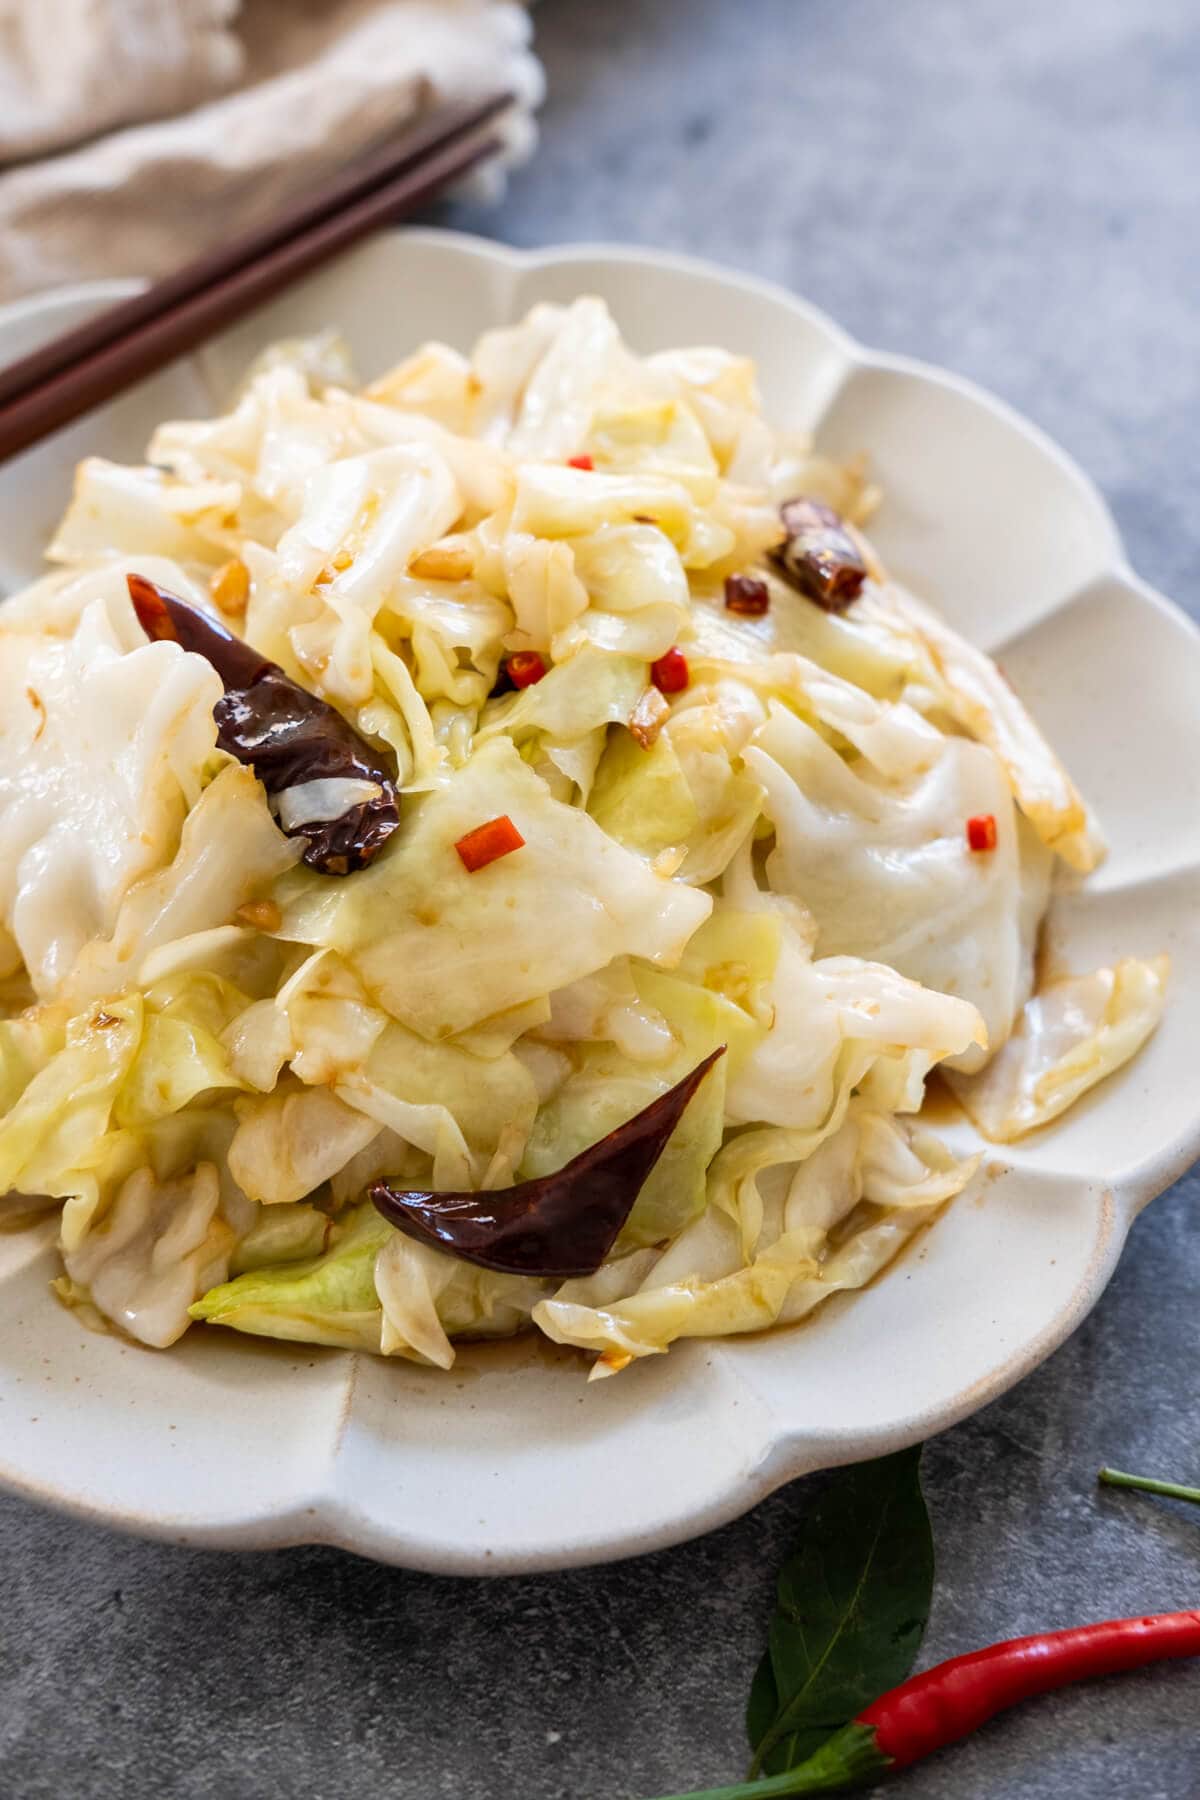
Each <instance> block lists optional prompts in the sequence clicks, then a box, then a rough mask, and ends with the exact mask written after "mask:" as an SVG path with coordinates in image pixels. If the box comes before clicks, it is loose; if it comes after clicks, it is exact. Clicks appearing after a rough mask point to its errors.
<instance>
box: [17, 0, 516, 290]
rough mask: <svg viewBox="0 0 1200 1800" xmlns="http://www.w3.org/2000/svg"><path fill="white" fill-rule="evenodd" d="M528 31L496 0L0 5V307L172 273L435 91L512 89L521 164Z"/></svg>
mask: <svg viewBox="0 0 1200 1800" xmlns="http://www.w3.org/2000/svg"><path fill="white" fill-rule="evenodd" d="M529 37H530V30H529V20H528V15H527V14H526V12H525V9H524V7H522V6H520V5H518V4H513V3H510V0H0V300H10V299H12V298H14V297H15V296H17V295H19V294H23V293H28V292H31V291H34V290H37V289H39V288H44V287H49V286H52V285H54V284H56V283H59V282H64V281H77V280H80V279H83V278H86V277H89V276H97V275H132V274H138V275H159V274H163V273H165V272H166V271H168V270H170V269H173V268H177V267H178V266H179V265H180V264H182V263H184V262H186V261H188V259H189V258H190V257H192V256H195V255H197V254H198V253H199V252H200V251H201V250H203V249H204V248H206V247H207V246H208V245H210V244H212V243H214V242H216V241H218V240H220V239H223V238H226V237H228V236H231V235H233V234H235V233H237V232H239V231H242V230H244V229H246V228H247V227H248V226H250V225H252V224H255V223H257V222H258V221H260V220H262V219H264V218H267V217H269V216H270V215H271V214H272V213H274V212H276V211H278V209H279V208H280V207H281V206H283V205H285V204H286V203H288V202H289V201H290V200H292V199H293V198H295V197H298V196H300V195H302V194H303V193H304V191H305V190H306V189H309V188H313V187H315V186H317V185H319V184H320V183H321V182H323V181H325V180H326V179H328V178H329V177H330V176H331V175H333V174H334V173H335V172H336V171H337V169H338V168H339V167H340V166H341V165H342V164H343V163H345V162H346V161H347V160H349V159H350V158H352V157H354V156H356V155H359V154H360V153H362V152H364V151H367V150H370V149H371V148H372V147H373V146H375V145H376V144H378V143H380V142H381V141H383V140H385V139H386V138H388V137H389V136H391V135H393V134H394V133H395V132H396V131H397V130H399V129H400V128H401V127H403V125H404V124H405V123H406V122H408V121H409V120H411V119H412V118H414V117H415V116H416V115H417V114H418V113H420V112H422V111H424V110H425V109H426V108H427V107H429V106H430V105H433V104H436V103H437V102H440V101H443V100H467V99H471V98H474V97H479V98H482V97H483V95H484V94H486V93H487V92H489V91H490V90H492V89H494V88H497V87H507V88H511V89H512V90H513V91H514V92H515V93H516V94H517V96H518V105H517V107H516V108H515V109H513V111H512V112H511V113H510V114H508V115H506V118H505V120H504V124H503V133H504V137H505V152H504V155H503V157H502V158H501V159H500V161H501V163H502V164H506V163H511V162H514V161H517V160H520V159H521V158H522V157H523V156H525V155H527V154H528V153H529V151H530V150H531V149H532V146H533V142H534V138H535V135H536V134H535V128H534V125H533V120H532V111H533V108H534V107H535V106H536V105H537V104H538V102H539V101H540V99H541V94H542V76H541V69H540V66H539V65H538V63H537V61H536V59H535V58H534V56H533V54H532V52H531V50H530V48H529ZM2 165H7V166H2ZM485 175H486V177H487V180H488V182H489V183H490V184H491V185H492V186H493V187H494V185H495V183H496V180H497V172H496V171H495V170H491V169H489V170H487V171H485Z"/></svg>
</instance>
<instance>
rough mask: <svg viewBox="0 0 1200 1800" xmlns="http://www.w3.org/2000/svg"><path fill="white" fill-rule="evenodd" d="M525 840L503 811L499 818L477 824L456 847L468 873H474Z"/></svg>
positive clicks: (519, 846)
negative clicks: (483, 823) (484, 823)
mask: <svg viewBox="0 0 1200 1800" xmlns="http://www.w3.org/2000/svg"><path fill="white" fill-rule="evenodd" d="M524 842H525V839H524V838H523V837H522V836H521V834H520V832H519V831H518V830H517V828H516V826H515V825H514V824H513V822H512V820H511V819H510V818H509V816H508V814H507V813H501V815H500V817H499V818H498V819H489V820H488V822H487V824H486V825H477V826H476V827H475V829H474V831H468V833H467V835H466V837H461V838H459V840H458V842H457V844H455V846H454V848H455V849H456V850H457V851H458V854H459V857H460V859H461V861H462V866H463V868H464V869H465V870H466V871H467V874H468V875H474V873H475V871H476V870H477V869H486V868H487V866H488V864H489V863H494V862H495V861H496V859H497V857H501V856H507V855H508V853H509V851H510V850H519V849H520V848H521V846H522V844H523V843H524Z"/></svg>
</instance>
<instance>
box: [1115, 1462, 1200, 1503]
mask: <svg viewBox="0 0 1200 1800" xmlns="http://www.w3.org/2000/svg"><path fill="white" fill-rule="evenodd" d="M1099 1480H1100V1485H1101V1487H1114V1488H1133V1489H1134V1490H1135V1491H1136V1492H1138V1493H1141V1494H1162V1495H1164V1496H1165V1498H1166V1499H1168V1500H1190V1501H1191V1503H1192V1505H1193V1506H1200V1487H1184V1486H1183V1485H1182V1483H1180V1482H1178V1481H1155V1480H1153V1479H1152V1477H1151V1476H1149V1475H1126V1474H1125V1472H1124V1470H1122V1469H1108V1468H1104V1469H1101V1471H1100V1476H1099Z"/></svg>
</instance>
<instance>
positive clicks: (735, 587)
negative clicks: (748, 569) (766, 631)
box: [725, 575, 771, 619]
mask: <svg viewBox="0 0 1200 1800" xmlns="http://www.w3.org/2000/svg"><path fill="white" fill-rule="evenodd" d="M770 605H771V590H770V588H769V587H768V586H767V584H766V582H765V581H760V580H759V579H758V577H757V576H756V575H727V576H726V577H725V610H726V611H727V612H731V613H740V614H741V615H742V617H743V618H745V619H760V618H761V617H762V615H763V613H765V612H767V611H768V610H769V609H770Z"/></svg>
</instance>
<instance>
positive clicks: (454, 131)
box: [0, 93, 513, 405]
mask: <svg viewBox="0 0 1200 1800" xmlns="http://www.w3.org/2000/svg"><path fill="white" fill-rule="evenodd" d="M512 98H513V97H512V95H511V94H499V93H498V94H491V95H489V96H488V98H487V99H486V100H483V101H480V102H478V103H476V104H474V105H471V106H465V105H464V106H453V107H439V108H438V109H437V111H435V112H433V113H430V114H429V116H428V117H427V118H425V119H422V120H420V121H419V122H418V123H417V124H416V125H415V126H413V127H412V128H411V129H410V130H409V131H406V132H405V133H404V134H403V135H402V136H401V137H399V138H397V139H394V140H393V141H392V142H391V143H390V144H388V145H387V146H385V147H383V148H381V149H380V150H378V151H377V152H376V153H375V154H374V155H373V156H372V157H371V158H370V159H369V160H361V159H360V160H359V161H357V162H356V163H354V164H353V165H352V166H351V167H349V168H347V169H346V170H344V171H343V172H342V173H341V174H340V175H339V176H338V177H337V178H336V179H335V180H333V181H331V182H328V183H327V184H326V185H325V186H324V187H323V188H320V189H318V191H317V192H316V193H315V194H313V195H311V196H310V197H309V198H307V199H306V200H304V201H302V202H300V203H298V204H297V205H295V206H293V207H291V208H289V209H288V210H287V211H286V212H283V213H280V214H278V215H277V216H276V217H275V218H273V219H270V220H268V221H267V222H266V223H265V224H263V225H262V226H260V227H258V229H256V230H254V231H250V232H247V233H246V234H245V236H243V237H241V238H237V239H235V240H234V241H233V242H232V243H229V244H221V245H218V246H216V247H215V248H214V249H212V250H209V251H206V252H205V254H204V255H203V256H199V257H197V258H196V259H195V260H194V261H193V262H190V263H187V264H186V265H185V267H183V268H182V269H178V270H176V271H175V273H174V274H172V275H167V276H165V277H164V278H163V280H161V281H157V282H155V283H154V284H153V285H152V286H151V287H147V288H144V289H143V290H142V292H141V293H139V294H133V295H131V297H130V298H129V299H128V300H122V301H120V302H119V303H118V304H117V305H116V306H109V307H106V308H105V310H104V311H103V312H101V313H97V314H96V316H95V317H94V318H91V319H85V320H84V322H83V324H82V325H77V326H75V328H74V329H73V330H71V331H66V332H64V333H63V334H62V336H61V337H57V338H54V339H53V340H52V341H51V342H50V343H49V344H44V345H42V346H41V347H40V348H39V349H37V350H32V351H30V353H29V355H28V356H23V357H21V358H20V359H19V360H18V361H17V362H14V363H9V364H8V366H7V367H6V368H0V405H6V404H7V403H8V402H9V401H10V400H14V399H16V397H17V395H18V394H21V393H24V392H25V391H26V390H27V389H29V388H33V387H37V386H38V385H39V384H40V383H41V382H43V381H45V380H46V378H47V377H48V376H50V375H54V374H57V372H58V371H59V369H62V368H65V367H66V366H67V364H68V363H73V362H78V361H79V360H80V359H81V358H82V357H84V356H86V355H88V354H89V353H90V352H91V351H93V350H98V349H99V348H100V346H101V345H102V344H106V343H111V341H112V340H113V339H114V338H118V337H124V336H125V335H126V333H127V332H130V331H132V330H134V329H135V327H136V326H138V325H140V324H141V323H142V322H143V321H144V320H147V319H152V318H154V317H155V316H156V315H157V314H158V313H161V312H165V311H166V310H167V309H168V308H169V307H172V306H176V305H178V303H179V302H180V301H181V300H185V299H187V298H188V297H189V295H191V294H194V293H196V292H198V290H199V289H201V288H207V287H211V286H212V285H213V283H214V282H216V281H220V280H222V279H224V277H225V276H227V275H230V274H232V273H233V271H234V270H235V269H237V268H240V267H242V266H243V265H244V264H246V263H251V262H256V261H257V260H258V259H259V258H260V257H262V256H265V255H266V254H267V252H268V251H270V250H273V249H275V247H276V246H277V245H278V244H281V243H283V242H284V241H285V240H286V239H287V238H291V237H294V236H295V235H296V233H297V232H298V231H300V230H301V229H303V227H304V226H305V225H306V224H308V223H313V224H315V223H316V221H317V220H318V219H322V218H326V217H328V216H329V215H330V214H332V213H336V212H341V211H342V210H343V209H344V208H345V207H347V206H349V205H350V204H351V203H352V202H353V201H355V200H358V199H360V198H361V197H362V196H364V195H365V194H367V193H369V192H371V191H372V190H373V189H375V188H378V187H380V186H381V185H382V184H383V183H384V182H385V181H390V180H392V179H393V178H394V177H395V176H397V175H399V174H400V173H401V172H402V171H403V170H404V169H408V168H414V167H415V166H416V165H417V164H418V163H419V162H420V161H421V160H422V159H423V158H424V157H427V156H431V155H432V154H433V153H434V152H435V151H437V150H440V149H441V147H442V145H443V144H446V143H449V142H451V141H454V140H457V139H458V138H460V137H462V136H465V135H466V133H467V132H469V131H473V130H475V129H476V128H477V127H479V126H482V125H486V124H487V122H488V120H489V119H492V118H494V117H495V116H496V114H497V113H499V112H502V111H503V110H504V108H505V107H506V106H510V105H511V104H512Z"/></svg>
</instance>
